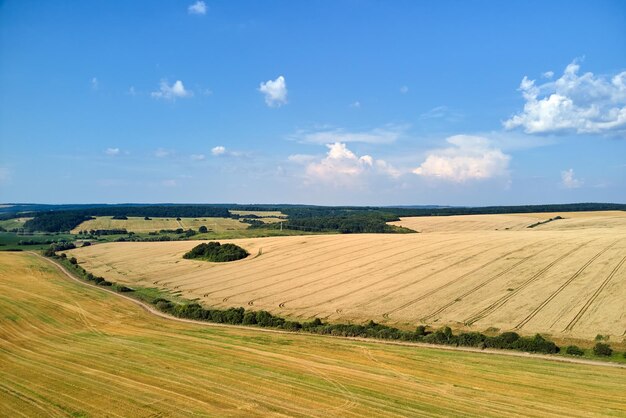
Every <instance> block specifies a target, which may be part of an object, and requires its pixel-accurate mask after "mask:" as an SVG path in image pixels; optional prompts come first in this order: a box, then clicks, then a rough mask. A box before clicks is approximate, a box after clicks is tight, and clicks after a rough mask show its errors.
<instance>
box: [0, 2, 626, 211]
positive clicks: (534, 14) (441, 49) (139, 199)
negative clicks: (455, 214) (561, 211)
mask: <svg viewBox="0 0 626 418" xmlns="http://www.w3.org/2000/svg"><path fill="white" fill-rule="evenodd" d="M0 202H5V203H6V202H36V203H127V202H136V203H163V202H172V203H301V204H317V205H382V206H387V205H389V206H390V205H471V206H486V205H516V204H547V203H572V202H613V203H626V2H624V1H603V0H594V1H586V2H582V1H550V2H545V1H507V2H502V1H420V2H415V1H356V0H355V1H349V0H345V1H343V0H339V1H266V2H259V1H249V2H246V1H232V0H228V1H209V0H205V1H158V2H157V1H121V0H120V1H115V0H106V1H104V0H103V1H97V0H94V1H88V2H86V1H55V2H42V1H30V0H4V1H0Z"/></svg>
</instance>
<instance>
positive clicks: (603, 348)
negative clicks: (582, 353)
mask: <svg viewBox="0 0 626 418" xmlns="http://www.w3.org/2000/svg"><path fill="white" fill-rule="evenodd" d="M593 354H595V355H596V356H602V357H609V356H610V355H611V354H613V349H612V348H611V346H610V345H608V344H604V343H597V344H596V345H595V346H594V347H593Z"/></svg>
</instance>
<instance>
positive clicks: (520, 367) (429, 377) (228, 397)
mask: <svg viewBox="0 0 626 418" xmlns="http://www.w3.org/2000/svg"><path fill="white" fill-rule="evenodd" d="M0 318H1V320H0V415H1V416H28V417H36V416H45V417H50V416H52V417H56V416H102V415H106V416H119V417H121V416H123V417H135V416H189V415H200V416H215V415H220V416H267V415H279V416H285V415H288V416H355V417H356V416H399V415H402V416H428V417H432V416H498V417H503V416H504V417H506V416H519V415H524V416H536V417H551V416H554V417H556V416H580V417H583V416H592V415H611V416H620V415H624V414H626V406H625V405H624V402H623V394H624V392H625V391H626V370H625V369H622V368H612V367H598V366H591V365H584V364H565V363H557V362H553V361H546V360H541V359H536V358H520V357H507V356H504V355H493V354H479V353H468V352H452V351H445V350H440V349H425V348H417V347H408V346H393V345H385V344H376V343H366V342H360V341H349V340H342V339H335V338H330V337H320V336H313V335H298V334H277V333H271V332H262V331H260V330H255V329H242V328H233V327H218V326H204V325H196V324H187V323H178V322H173V321H170V320H165V319H162V318H159V317H156V316H154V315H152V314H150V313H147V312H145V311H143V310H142V309H141V308H139V307H138V306H136V305H134V304H132V303H131V302H128V301H126V300H123V299H121V298H119V296H117V295H113V294H109V293H105V292H103V291H102V290H100V289H95V288H91V287H87V286H85V285H83V284H79V283H75V282H73V281H70V280H69V279H67V278H66V277H63V276H61V274H60V273H59V271H58V270H56V269H55V268H54V267H53V266H52V265H50V264H49V263H47V262H46V261H45V260H43V259H41V258H38V257H35V256H33V255H29V254H25V253H0Z"/></svg>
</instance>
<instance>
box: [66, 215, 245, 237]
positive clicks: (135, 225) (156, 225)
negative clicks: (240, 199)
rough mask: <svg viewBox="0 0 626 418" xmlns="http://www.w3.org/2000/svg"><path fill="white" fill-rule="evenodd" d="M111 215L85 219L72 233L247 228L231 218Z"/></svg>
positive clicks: (219, 230)
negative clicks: (119, 216) (117, 216)
mask: <svg viewBox="0 0 626 418" xmlns="http://www.w3.org/2000/svg"><path fill="white" fill-rule="evenodd" d="M111 218H112V217H111V216H97V217H96V219H92V220H89V221H85V222H83V223H81V224H80V225H78V226H77V227H76V228H74V229H73V230H72V233H73V234H77V233H78V232H79V231H84V230H87V231H88V230H91V229H126V230H127V231H132V232H153V231H160V230H161V229H178V228H183V229H194V230H198V228H200V227H201V226H202V225H204V226H206V227H207V229H209V230H210V231H213V232H224V231H236V230H240V229H246V228H248V224H246V223H243V222H241V221H239V220H238V219H231V218H181V219H180V221H177V220H176V218H151V219H150V220H145V219H144V218H143V217H128V219H111Z"/></svg>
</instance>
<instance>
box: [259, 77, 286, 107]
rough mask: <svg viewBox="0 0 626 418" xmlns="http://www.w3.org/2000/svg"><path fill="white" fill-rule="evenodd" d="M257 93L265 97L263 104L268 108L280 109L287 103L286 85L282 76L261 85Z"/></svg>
mask: <svg viewBox="0 0 626 418" xmlns="http://www.w3.org/2000/svg"><path fill="white" fill-rule="evenodd" d="M259 91H260V92H261V93H263V94H264V95H265V103H266V104H267V105H268V106H269V107H280V106H282V105H284V104H286V103H287V83H285V77H283V76H282V75H281V76H279V77H278V78H277V79H276V80H268V81H266V82H265V83H261V84H260V85H259Z"/></svg>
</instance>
